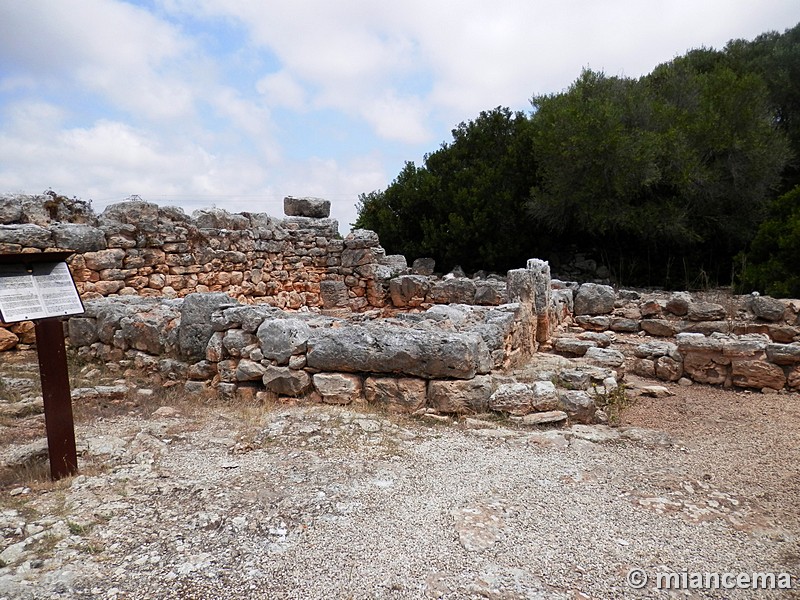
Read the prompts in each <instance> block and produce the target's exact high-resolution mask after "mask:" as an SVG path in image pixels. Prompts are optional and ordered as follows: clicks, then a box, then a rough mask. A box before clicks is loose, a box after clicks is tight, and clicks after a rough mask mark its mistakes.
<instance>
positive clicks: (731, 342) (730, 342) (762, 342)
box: [720, 333, 769, 358]
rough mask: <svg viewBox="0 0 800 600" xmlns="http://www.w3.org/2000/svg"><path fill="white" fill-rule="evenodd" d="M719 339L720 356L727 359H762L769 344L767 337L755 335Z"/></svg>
mask: <svg viewBox="0 0 800 600" xmlns="http://www.w3.org/2000/svg"><path fill="white" fill-rule="evenodd" d="M720 339H721V340H722V355H723V356H727V357H729V358H763V357H764V356H765V350H766V349H767V345H768V344H769V338H768V337H767V336H765V335H760V334H757V333H755V334H749V335H743V336H740V337H738V338H737V337H736V336H731V337H729V338H720Z"/></svg>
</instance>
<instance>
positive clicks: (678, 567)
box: [0, 352, 800, 600]
mask: <svg viewBox="0 0 800 600" xmlns="http://www.w3.org/2000/svg"><path fill="white" fill-rule="evenodd" d="M34 360H35V357H34V356H32V355H31V354H30V353H25V352H20V353H13V354H12V353H6V354H5V355H3V356H2V357H0V382H1V383H0V463H2V464H3V465H6V466H5V467H4V468H3V470H2V472H0V531H2V536H3V538H2V543H0V561H2V562H0V599H11V598H14V599H17V598H20V599H32V598H37V599H38V598H102V599H108V600H111V599H115V598H116V599H118V600H122V599H153V600H155V599H167V598H187V599H209V600H210V599H234V598H235V599H243V598H255V599H267V598H302V599H311V598H320V599H322V598H326V599H327V598H397V599H406V598H408V599H413V598H488V599H498V600H499V599H509V600H510V599H543V600H544V599H546V600H551V599H567V598H569V599H573V598H574V599H586V598H597V599H606V598H671V597H675V598H704V597H713V598H798V597H800V592H798V589H800V583H798V582H797V579H796V578H797V577H798V576H800V542H799V541H798V534H800V511H799V510H798V507H799V506H800V500H798V492H800V479H799V478H798V469H797V465H798V464H799V463H800V428H798V425H800V395H798V394H788V393H780V394H761V393H748V392H742V391H733V390H725V389H719V388H711V387H705V386H699V385H694V386H691V387H681V386H677V385H670V384H667V385H665V387H666V388H667V389H668V390H669V391H670V392H671V393H673V394H674V395H672V396H667V397H663V398H649V397H644V396H642V397H637V398H636V401H635V403H634V404H633V405H632V406H631V407H629V408H627V409H625V410H624V411H623V412H622V417H621V425H622V427H618V428H609V427H602V426H591V427H590V426H581V425H576V426H573V427H570V428H565V429H530V428H524V427H523V426H522V424H521V423H520V422H519V421H514V420H511V419H501V418H499V417H496V416H491V415H478V416H475V417H472V418H470V419H459V420H456V419H445V418H436V417H435V416H429V417H426V418H422V419H417V418H412V417H405V416H397V415H390V414H386V413H380V412H376V411H375V410H374V409H372V408H371V407H369V406H351V407H334V406H301V405H287V404H279V403H275V404H272V405H269V406H257V405H253V404H248V403H246V402H243V401H242V402H234V403H232V404H223V403H221V402H219V401H214V400H207V399H202V398H187V397H185V396H182V395H181V394H180V393H179V392H177V391H176V390H177V388H173V389H168V390H162V389H159V390H155V391H154V392H150V391H149V388H148V387H147V383H148V382H147V381H141V382H138V383H136V384H134V383H133V382H132V381H131V380H130V379H128V380H127V381H123V380H121V379H117V377H119V375H120V373H115V372H113V371H109V370H108V369H107V368H103V369H98V368H95V367H93V366H92V365H72V382H73V383H72V385H73V388H79V387H83V388H85V387H94V388H95V391H94V392H92V391H84V392H81V393H79V395H78V396H79V397H78V398H77V399H76V400H75V401H74V406H75V412H76V418H77V437H78V445H79V448H80V452H81V456H80V458H79V461H80V469H81V474H80V475H78V476H76V477H72V478H68V479H66V480H62V481H59V482H55V483H52V482H49V481H48V480H47V477H46V463H45V462H44V461H43V460H42V458H41V457H42V453H43V448H42V444H41V441H40V440H41V438H42V436H43V435H44V425H43V417H42V415H41V414H40V412H41V407H40V406H41V401H40V400H35V399H33V400H32V399H31V398H35V396H36V395H37V393H38V392H37V390H36V383H35V382H36V381H37V380H38V375H37V372H36V367H35V363H34V362H32V361H34ZM520 375H521V376H524V374H520ZM626 381H627V385H628V388H629V393H630V395H631V396H636V395H637V391H636V387H637V385H639V384H641V385H650V384H654V383H657V382H637V381H635V380H634V379H633V378H631V377H630V376H628V378H627V379H626ZM31 382H33V383H31ZM97 386H104V387H100V388H97ZM125 386H127V389H126V387H125ZM635 568H640V569H643V570H644V571H645V573H647V574H648V575H649V576H650V582H649V584H648V585H646V586H645V587H644V588H643V589H634V588H633V587H631V586H630V585H629V584H628V583H627V582H626V575H627V574H628V573H629V572H630V570H631V569H635ZM669 571H677V572H685V573H694V572H712V573H713V572H718V573H726V572H733V573H740V572H741V573H748V574H750V573H754V572H775V573H781V572H788V573H791V575H792V576H793V578H794V579H793V585H794V588H795V589H794V590H783V591H777V590H776V591H769V590H705V591H704V590H698V589H693V590H686V591H674V590H673V591H657V590H655V589H653V586H654V578H655V574H656V572H669Z"/></svg>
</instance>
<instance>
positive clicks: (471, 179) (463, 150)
mask: <svg viewBox="0 0 800 600" xmlns="http://www.w3.org/2000/svg"><path fill="white" fill-rule="evenodd" d="M531 133H532V130H531V123H530V121H529V119H528V118H527V116H526V115H525V114H524V113H521V112H517V113H513V112H511V111H510V110H509V109H507V108H501V107H498V108H496V109H494V110H491V111H484V112H482V113H481V114H480V116H479V117H478V118H477V119H475V120H474V121H470V122H468V123H461V124H460V125H459V126H458V127H457V128H456V129H454V130H453V132H452V134H453V141H452V142H450V143H445V144H442V146H441V148H439V149H438V150H436V151H435V152H432V153H430V154H428V155H426V156H425V165H424V166H423V167H416V166H415V165H414V164H413V163H407V164H406V166H405V167H404V169H403V171H402V172H401V173H400V175H399V176H398V177H397V179H395V181H393V182H392V184H391V185H390V186H389V187H388V188H387V189H386V190H385V191H383V192H373V193H371V194H367V195H362V196H361V197H360V199H359V204H358V206H357V209H358V219H357V220H356V223H355V225H356V226H357V227H363V228H367V229H373V230H374V231H377V232H378V234H379V235H380V238H381V243H382V244H383V245H384V247H386V248H387V250H389V251H391V252H399V253H402V254H405V255H406V257H407V258H409V259H413V258H417V257H420V256H432V257H433V258H435V259H436V261H437V264H439V266H440V267H441V268H443V269H449V268H452V267H453V266H455V265H456V264H458V265H460V266H462V267H463V268H465V269H467V270H477V269H488V270H500V271H503V270H507V269H509V268H513V267H519V266H520V265H522V264H524V262H525V260H526V259H527V258H530V257H531V256H533V251H534V248H533V246H532V241H533V240H534V239H536V238H535V236H534V235H533V233H532V231H531V230H530V228H529V227H528V226H527V225H528V224H527V223H526V220H525V218H524V216H525V211H524V206H525V203H526V201H527V199H528V195H529V190H530V188H531V186H532V185H533V183H534V181H535V180H534V177H535V173H536V165H535V161H534V155H533V153H532V151H531V148H532V143H531Z"/></svg>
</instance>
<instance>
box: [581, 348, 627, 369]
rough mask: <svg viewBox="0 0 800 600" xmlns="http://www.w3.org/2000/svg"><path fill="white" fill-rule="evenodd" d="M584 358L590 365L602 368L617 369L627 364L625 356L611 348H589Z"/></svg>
mask: <svg viewBox="0 0 800 600" xmlns="http://www.w3.org/2000/svg"><path fill="white" fill-rule="evenodd" d="M584 356H585V358H586V359H587V360H588V361H589V362H590V363H592V364H595V365H598V366H601V367H611V368H616V367H621V366H622V365H624V364H625V355H624V354H622V352H620V351H619V350H612V349H610V348H589V349H588V350H587V351H586V354H585V355H584Z"/></svg>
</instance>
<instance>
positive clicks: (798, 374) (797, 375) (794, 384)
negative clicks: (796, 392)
mask: <svg viewBox="0 0 800 600" xmlns="http://www.w3.org/2000/svg"><path fill="white" fill-rule="evenodd" d="M786 383H787V385H788V386H789V387H790V388H792V389H798V388H800V366H797V367H794V368H793V369H792V370H791V371H789V376H788V377H787V381H786Z"/></svg>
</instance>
